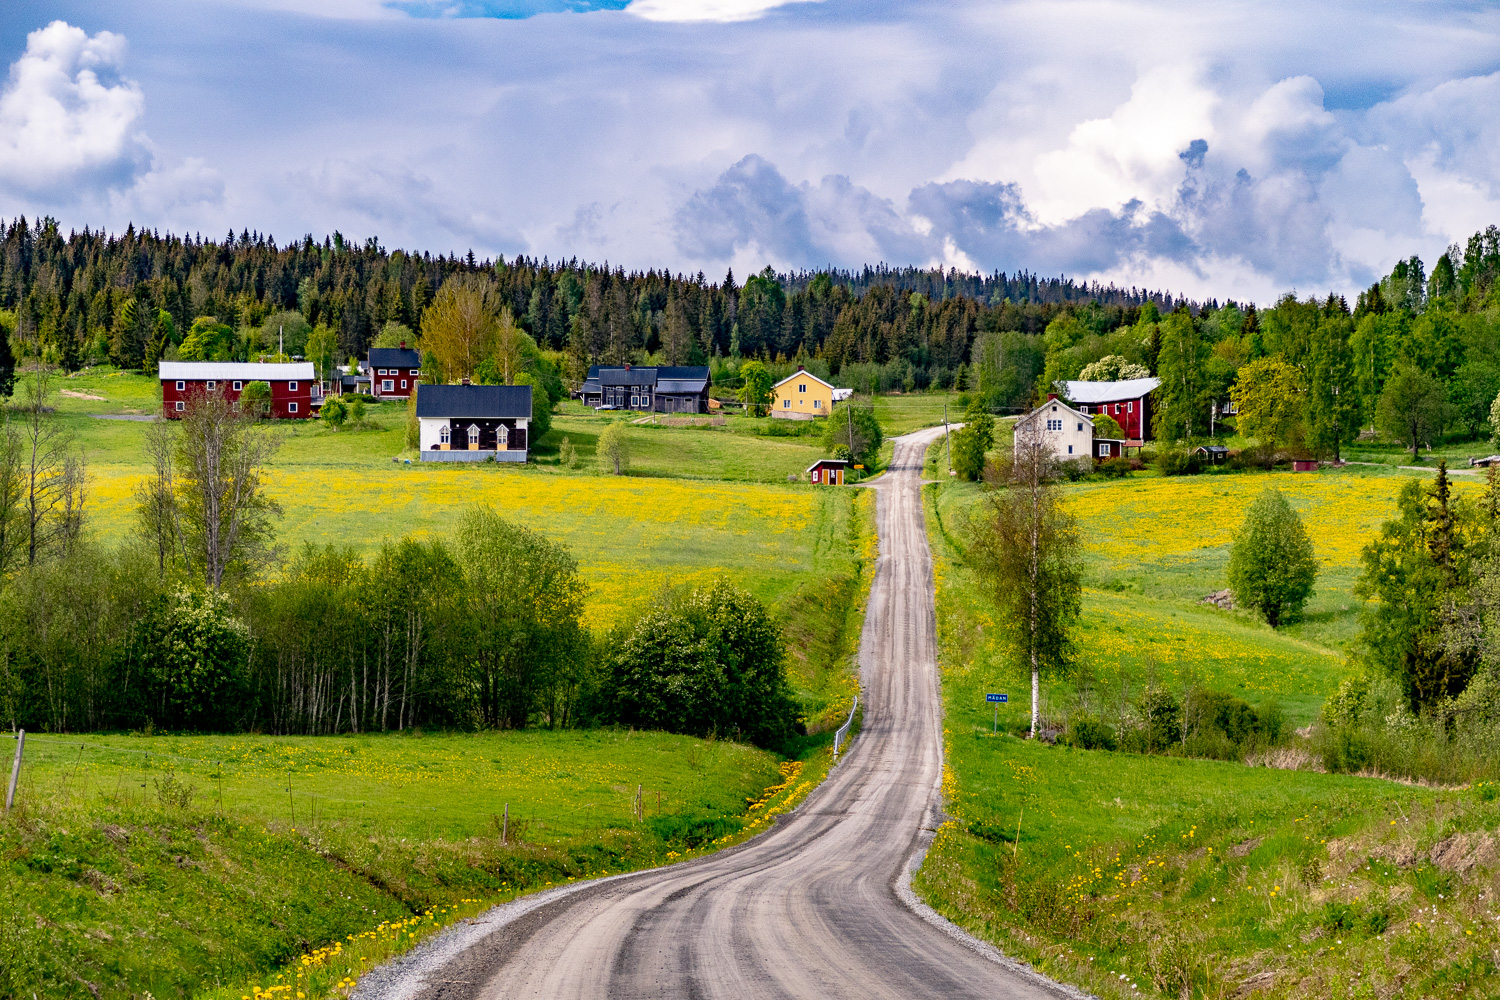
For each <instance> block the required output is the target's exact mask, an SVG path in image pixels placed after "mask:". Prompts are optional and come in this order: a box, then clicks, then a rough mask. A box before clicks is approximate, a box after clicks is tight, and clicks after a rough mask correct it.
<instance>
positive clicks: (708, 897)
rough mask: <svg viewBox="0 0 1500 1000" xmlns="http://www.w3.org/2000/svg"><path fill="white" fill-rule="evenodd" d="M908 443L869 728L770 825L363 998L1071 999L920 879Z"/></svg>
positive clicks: (935, 743) (623, 881)
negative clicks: (915, 891)
mask: <svg viewBox="0 0 1500 1000" xmlns="http://www.w3.org/2000/svg"><path fill="white" fill-rule="evenodd" d="M941 433H942V431H941V429H938V430H928V431H921V432H918V433H916V434H910V435H907V436H905V437H902V438H897V439H896V442H895V449H896V450H895V459H894V461H893V462H892V465H891V469H890V471H889V472H888V473H887V474H886V475H885V476H883V477H881V478H880V479H879V480H877V481H876V483H875V484H874V488H875V489H876V490H878V492H879V500H878V505H877V510H878V514H877V520H878V524H879V532H880V555H879V559H878V561H877V564H876V573H875V579H874V583H873V587H872V590H871V594H870V603H869V612H868V616H867V617H866V619H865V628H864V635H863V638H862V640H861V644H860V666H861V671H862V675H863V684H864V691H865V704H866V709H865V715H864V723H863V731H862V732H861V733H860V735H859V737H858V738H857V739H856V740H855V742H854V745H853V747H852V749H851V750H850V751H849V752H848V753H847V754H846V755H845V756H844V758H843V760H842V761H841V763H840V764H839V766H838V767H837V769H835V771H834V772H833V774H832V775H830V777H829V778H828V780H827V781H826V782H824V783H823V785H822V786H821V787H820V788H818V789H816V790H815V791H814V792H813V793H812V795H810V796H809V797H808V798H807V800H806V801H804V802H803V804H802V805H801V806H800V807H799V808H798V809H796V810H795V811H794V812H792V813H790V814H788V815H786V816H783V817H782V818H781V821H780V822H779V823H778V824H777V825H776V827H775V828H774V829H773V830H771V831H769V832H767V833H765V834H763V835H761V836H760V837H757V838H755V839H753V840H751V841H749V842H748V843H746V844H744V845H742V846H740V847H737V848H734V849H732V850H728V851H724V852H721V853H719V854H714V855H710V856H708V857H705V858H702V859H699V860H696V861H692V862H689V863H684V864H679V865H675V866H672V867H668V868H658V869H653V870H651V871H647V872H638V873H634V874H630V875H617V876H612V877H610V878H606V879H601V880H598V881H594V882H588V883H583V884H578V885H570V886H566V887H562V888H559V889H554V890H550V891H549V892H546V893H541V894H538V895H535V896H529V897H526V898H524V899H520V900H517V901H516V902H513V903H508V904H505V905H504V906H499V907H496V908H495V909H493V910H491V911H490V912H489V913H487V914H485V915H484V916H482V917H480V918H478V919H477V920H475V921H473V922H470V923H466V924H462V925H460V926H458V927H456V928H454V929H452V930H450V931H448V932H446V933H445V934H443V935H442V936H440V937H439V938H437V939H435V940H434V941H432V942H430V943H429V944H427V945H426V946H424V947H422V948H420V949H418V950H416V951H414V952H413V953H411V954H410V955H408V956H406V957H405V958H403V959H401V960H398V961H397V962H393V963H391V964H390V965H388V966H385V967H384V968H382V969H380V970H377V971H375V972H374V973H373V974H371V975H369V976H367V977H366V979H365V980H364V981H362V983H361V986H360V989H359V991H358V992H357V993H356V996H358V997H360V998H364V1000H396V998H401V1000H408V998H413V1000H415V998H421V1000H435V998H443V1000H459V998H464V1000H469V998H475V1000H478V998H484V1000H499V998H509V997H541V998H548V1000H554V998H555V1000H564V998H568V1000H571V998H589V1000H598V998H606V997H608V998H621V1000H624V998H636V997H684V998H694V1000H696V998H704V1000H708V998H713V1000H721V998H722V1000H730V998H733V1000H759V998H772V997H776V998H780V997H798V998H802V997H806V998H813V997H817V998H825V997H829V998H843V997H848V998H855V997H859V998H898V997H899V998H911V997H976V998H977V997H985V998H987V1000H997V998H1000V1000H1006V998H1028V1000H1029V998H1043V997H1048V998H1050V997H1061V996H1072V997H1077V996H1080V994H1077V993H1076V992H1074V991H1073V990H1071V989H1068V988H1066V987H1062V986H1059V985H1057V984H1054V983H1052V982H1050V981H1048V980H1046V979H1044V978H1042V977H1041V976H1039V975H1036V974H1035V973H1033V972H1031V971H1030V970H1029V969H1027V968H1025V967H1024V966H1021V965H1019V964H1018V963H1015V962H1012V961H1010V960H1008V959H1006V958H1005V957H1004V956H1002V955H1000V954H999V953H998V952H996V951H995V950H994V949H993V948H990V947H989V946H987V945H983V944H980V943H979V942H976V941H974V940H973V939H971V938H968V937H967V936H965V935H963V934H962V933H961V932H959V931H958V930H957V929H956V928H954V927H953V926H952V925H951V924H948V923H947V922H946V921H944V920H943V919H942V918H941V917H939V916H938V915H937V914H935V913H933V912H932V911H931V910H927V909H926V908H925V907H923V906H922V905H921V904H920V903H918V902H917V901H916V899H915V898H914V897H913V896H912V894H911V890H910V889H909V888H908V886H907V883H908V881H909V878H910V870H911V869H913V868H914V867H915V866H916V864H917V863H918V862H919V861H920V859H921V856H922V854H923V853H924V852H925V849H926V846H927V843H928V842H929V841H930V839H931V831H932V828H933V826H935V815H936V812H935V811H936V810H937V809H938V807H939V801H940V800H939V789H940V783H941V779H942V747H941V740H942V723H941V715H940V700H939V697H938V679H937V669H936V653H935V641H934V621H933V605H932V587H933V584H932V562H931V556H930V554H929V552H928V548H927V536H926V532H925V530H924V525H923V517H922V499H921V492H920V490H921V486H920V484H921V466H922V457H923V455H924V454H925V451H926V447H927V445H928V444H929V443H930V442H931V441H932V440H933V439H934V438H935V437H936V436H937V435H939V434H941Z"/></svg>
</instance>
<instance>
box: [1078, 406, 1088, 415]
mask: <svg viewBox="0 0 1500 1000" xmlns="http://www.w3.org/2000/svg"><path fill="white" fill-rule="evenodd" d="M1078 412H1079V413H1087V412H1089V408H1088V407H1087V406H1080V407H1079V408H1078Z"/></svg>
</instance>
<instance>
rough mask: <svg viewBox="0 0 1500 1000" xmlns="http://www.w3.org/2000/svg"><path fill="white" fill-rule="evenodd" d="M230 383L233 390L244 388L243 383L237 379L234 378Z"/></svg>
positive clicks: (237, 390)
mask: <svg viewBox="0 0 1500 1000" xmlns="http://www.w3.org/2000/svg"><path fill="white" fill-rule="evenodd" d="M232 384H233V386H234V391H235V392H240V391H241V390H243V389H244V388H245V383H243V382H241V381H240V380H239V379H235V380H234V382H233V383H232Z"/></svg>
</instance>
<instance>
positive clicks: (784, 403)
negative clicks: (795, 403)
mask: <svg viewBox="0 0 1500 1000" xmlns="http://www.w3.org/2000/svg"><path fill="white" fill-rule="evenodd" d="M791 406H792V401H791V400H790V399H783V400H782V401H781V408H782V409H783V410H788V409H791Z"/></svg>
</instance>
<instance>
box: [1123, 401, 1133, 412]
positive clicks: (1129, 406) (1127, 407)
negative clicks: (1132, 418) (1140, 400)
mask: <svg viewBox="0 0 1500 1000" xmlns="http://www.w3.org/2000/svg"><path fill="white" fill-rule="evenodd" d="M1125 412H1126V413H1134V412H1135V403H1133V402H1131V403H1126V404H1125Z"/></svg>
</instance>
